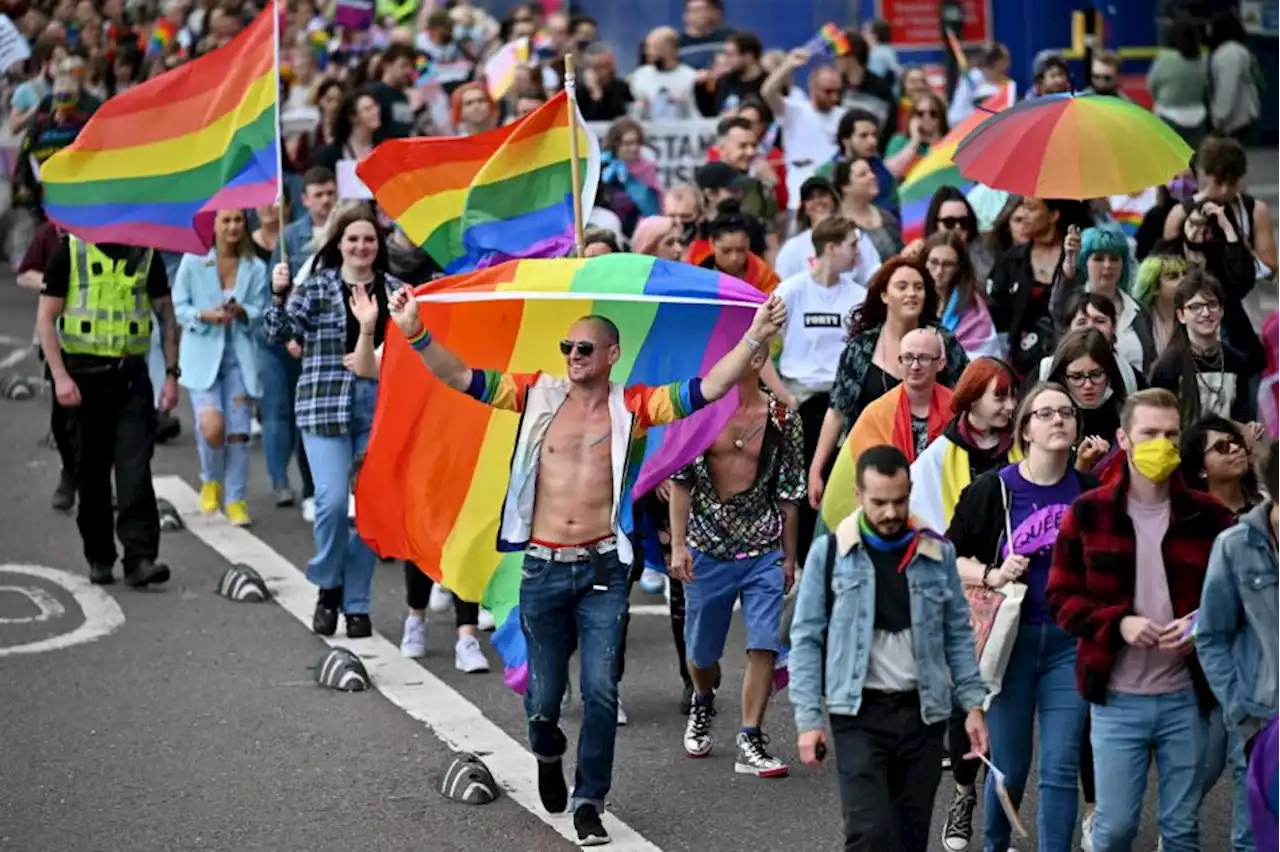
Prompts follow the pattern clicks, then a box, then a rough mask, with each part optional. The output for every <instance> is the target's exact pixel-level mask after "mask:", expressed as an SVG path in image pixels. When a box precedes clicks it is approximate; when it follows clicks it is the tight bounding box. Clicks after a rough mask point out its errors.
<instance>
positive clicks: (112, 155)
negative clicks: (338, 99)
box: [40, 7, 280, 253]
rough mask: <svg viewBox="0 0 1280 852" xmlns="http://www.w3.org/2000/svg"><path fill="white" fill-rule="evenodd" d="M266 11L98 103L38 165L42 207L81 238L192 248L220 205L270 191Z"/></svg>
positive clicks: (270, 37)
mask: <svg viewBox="0 0 1280 852" xmlns="http://www.w3.org/2000/svg"><path fill="white" fill-rule="evenodd" d="M273 15H274V12H273V8H272V7H268V9H267V10H266V11H264V12H262V14H260V15H259V16H258V18H257V20H255V21H254V22H253V23H252V24H250V25H249V27H248V28H247V29H246V30H244V32H242V33H240V35H238V36H236V38H235V39H234V40H233V41H232V42H231V43H229V44H227V45H225V46H223V47H221V48H219V49H217V50H215V51H213V52H212V53H209V54H207V55H206V56H202V57H200V58H199V59H196V60H194V61H193V62H188V63H187V64H185V65H182V66H180V67H178V68H175V69H174V70H172V71H169V72H168V73H166V74H162V75H161V76H159V77H157V78H155V79H154V80H150V81H148V82H146V83H143V84H142V85H140V86H138V87H137V88H135V89H130V90H129V91H127V92H124V93H123V94H121V95H117V96H116V97H114V98H112V99H111V100H109V101H107V102H106V103H105V104H103V105H102V107H101V109H99V110H98V111H97V112H96V113H94V115H93V117H92V118H91V119H89V122H88V124H86V125H85V126H84V129H83V130H81V131H80V135H79V136H78V137H76V141H75V142H73V143H72V144H71V145H69V146H68V147H67V148H64V149H63V150H61V151H59V152H58V153H57V154H54V155H53V156H52V157H50V158H49V160H48V161H47V162H45V164H44V166H43V167H42V168H41V173H40V179H41V182H42V183H43V185H44V209H45V213H46V214H47V215H48V217H49V218H50V219H52V220H53V221H54V222H56V223H57V224H58V225H60V226H61V227H63V228H64V229H65V230H67V231H69V232H71V233H72V234H75V235H76V236H78V237H80V238H82V239H85V240H88V241H89V242H104V243H123V244H125V245H134V246H148V247H151V248H157V249H165V250H168V251H178V252H193V253H203V252H205V251H207V250H208V248H209V246H210V244H211V240H212V237H213V218H214V215H215V213H216V212H217V211H218V210H219V209H221V208H239V209H243V208H247V207H259V206H263V205H267V204H271V203H273V202H274V201H275V199H276V196H277V195H278V194H279V182H280V162H279V156H280V152H279V148H280V142H279V134H278V131H277V117H276V92H277V90H278V89H279V84H278V79H277V75H276V26H275V23H276V22H275V19H274V18H273Z"/></svg>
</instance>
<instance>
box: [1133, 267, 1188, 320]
mask: <svg viewBox="0 0 1280 852" xmlns="http://www.w3.org/2000/svg"><path fill="white" fill-rule="evenodd" d="M1170 271H1173V272H1177V273H1178V274H1179V275H1183V274H1185V273H1186V271H1187V261H1186V260H1185V259H1184V258H1181V257H1178V256H1177V255H1175V254H1153V255H1149V256H1148V257H1147V259H1146V260H1144V261H1142V263H1141V264H1140V265H1139V266H1138V275H1137V280H1136V281H1135V282H1134V285H1133V293H1132V294H1131V295H1132V296H1133V298H1135V299H1137V300H1138V303H1139V304H1141V305H1144V306H1146V307H1150V306H1151V303H1152V302H1153V301H1155V298H1156V295H1157V294H1158V293H1159V292H1160V279H1161V278H1163V277H1164V274H1165V273H1166V272H1170Z"/></svg>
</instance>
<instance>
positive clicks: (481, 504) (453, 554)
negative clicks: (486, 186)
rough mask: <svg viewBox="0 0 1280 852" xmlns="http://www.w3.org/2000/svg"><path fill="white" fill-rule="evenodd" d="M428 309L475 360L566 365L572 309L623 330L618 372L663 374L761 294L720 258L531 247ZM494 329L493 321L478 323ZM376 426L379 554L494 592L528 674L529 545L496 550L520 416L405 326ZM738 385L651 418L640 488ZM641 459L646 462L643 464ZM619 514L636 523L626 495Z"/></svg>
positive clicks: (508, 651)
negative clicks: (696, 261) (525, 603)
mask: <svg viewBox="0 0 1280 852" xmlns="http://www.w3.org/2000/svg"><path fill="white" fill-rule="evenodd" d="M416 293H417V295H418V301H419V310H420V311H421V312H422V322H423V324H424V325H425V326H426V327H427V328H428V329H430V331H431V333H432V335H433V336H434V337H435V339H436V340H437V341H438V342H439V343H440V344H441V345H443V346H445V347H446V348H448V349H449V350H450V351H451V352H454V353H455V354H456V355H458V357H460V358H461V359H462V360H463V361H464V362H466V363H467V364H469V365H471V366H473V367H482V368H491V369H498V370H503V371H506V372H526V373H527V372H536V371H546V372H548V373H559V374H563V372H564V357H563V356H562V355H561V354H560V350H559V346H558V344H559V341H560V340H561V339H562V338H563V337H564V335H565V332H566V331H567V330H568V329H569V327H570V326H571V325H572V324H573V323H574V321H575V320H577V319H579V318H581V317H583V316H586V315H588V314H599V315H603V316H606V317H609V318H610V319H611V320H613V321H614V322H615V323H617V325H618V328H619V330H620V331H621V345H622V358H621V360H619V361H618V363H617V364H615V365H614V368H613V381H615V382H617V383H619V384H622V385H627V386H631V385H647V386H650V387H657V386H660V385H664V384H667V383H670V382H673V381H680V380H685V379H689V378H692V377H694V376H701V375H704V374H705V373H706V371H707V370H708V369H709V368H710V367H711V366H712V365H713V364H715V362H716V361H717V360H719V359H720V357H721V356H723V355H724V354H725V353H726V352H728V351H729V350H730V349H731V348H732V347H733V346H734V345H735V344H736V343H737V341H738V340H739V339H740V338H741V336H742V334H743V333H744V332H745V331H746V329H747V327H748V326H749V325H750V321H751V316H752V313H753V310H754V308H755V306H756V305H757V304H759V303H760V302H762V301H763V300H764V295H763V294H762V293H760V292H759V291H757V290H755V289H753V288H752V287H750V286H748V285H747V284H745V283H743V282H742V281H739V280H737V279H734V278H729V277H728V276H725V275H722V274H720V273H718V272H715V271H713V270H707V269H700V268H698V267H694V266H689V265H688V264H683V263H676V262H673V261H666V260H658V259H656V258H653V257H648V256H644V255H635V254H612V255H605V256H602V257H596V258H591V259H589V260H519V261H511V262H508V263H504V264H501V265H498V266H494V267H490V268H488V269H483V270H479V271H476V272H472V273H468V274H466V275H457V276H453V277H451V278H444V279H440V280H438V281H433V282H431V283H429V284H425V285H423V286H421V287H419V288H418V289H417V290H416ZM477 329H483V333H477ZM381 384H382V392H381V393H379V394H378V408H377V414H376V415H375V418H374V426H373V437H372V439H371V441H370V443H369V449H368V453H367V455H366V456H365V461H364V464H363V466H362V467H361V471H360V476H359V479H358V481H357V483H356V506H357V511H356V524H357V526H358V528H359V530H360V535H361V537H362V538H364V540H365V541H367V542H368V543H369V545H370V546H371V547H372V548H373V549H374V550H376V551H377V552H379V553H381V554H383V555H385V556H396V557H399V558H401V559H408V560H412V561H414V562H416V563H417V564H418V565H419V566H420V567H421V568H422V569H423V570H424V571H426V572H427V573H428V574H429V575H430V576H431V577H432V578H433V579H435V580H436V581H437V582H440V583H443V584H444V585H445V586H447V587H448V588H449V589H451V590H453V592H454V594H456V595H458V596H459V597H461V598H462V599H463V600H468V601H482V602H483V603H484V606H485V607H486V608H488V609H489V610H490V611H491V612H492V613H493V615H494V620H495V621H496V622H497V623H498V625H499V626H498V629H497V631H496V632H495V634H494V639H493V644H494V647H496V648H497V649H498V651H499V653H500V654H501V655H502V658H503V661H504V662H505V664H506V666H507V668H508V669H509V672H508V674H509V682H510V683H511V684H512V685H513V686H515V687H518V686H519V684H520V670H521V666H522V664H523V663H524V637H523V635H522V634H521V631H520V621H519V618H518V613H516V605H517V603H518V602H519V588H520V565H521V560H522V558H523V557H522V554H521V553H499V552H498V549H497V541H498V519H499V514H500V510H501V508H502V503H503V497H504V495H505V494H506V490H507V484H508V479H509V475H510V465H511V453H512V448H513V447H514V446H515V439H516V430H517V427H518V425H519V423H520V416H519V415H517V414H514V413H511V412H505V411H498V410H496V409H492V408H489V407H488V406H486V405H483V404H481V403H479V402H476V401H474V400H472V399H470V398H469V397H466V396H463V395H462V394H459V393H457V392H455V391H452V390H449V389H447V388H445V387H444V385H442V384H441V383H440V382H439V381H438V380H436V379H435V378H434V377H433V376H432V375H431V374H430V372H429V371H428V370H427V368H426V367H425V366H424V365H423V364H422V361H421V360H420V359H419V358H418V356H417V355H416V354H415V353H414V352H413V351H412V350H411V349H410V348H409V346H408V345H407V344H406V343H405V341H404V338H403V337H402V336H401V335H399V334H398V333H396V332H394V331H393V332H391V333H389V334H388V335H387V343H386V348H385V350H384V354H383V363H382V375H381ZM736 405H737V394H736V391H735V392H733V393H731V394H730V395H729V396H728V397H726V398H725V399H723V400H721V401H720V402H718V403H716V404H714V405H711V406H708V407H707V408H706V409H704V410H703V411H700V412H698V413H697V414H695V415H694V416H692V417H690V418H688V419H686V420H681V421H678V422H677V423H674V424H672V425H670V426H665V427H662V428H660V429H652V430H650V431H649V432H648V434H647V438H643V439H639V440H640V442H642V443H641V444H640V446H639V447H633V451H632V452H633V455H632V459H633V462H634V461H635V460H637V459H640V458H641V456H640V452H643V462H642V463H641V467H640V469H639V471H638V473H629V475H628V481H632V480H633V479H634V481H635V486H634V488H633V490H632V494H643V493H645V492H646V491H648V490H650V489H652V488H653V487H654V486H656V485H657V484H658V483H659V482H661V481H662V480H663V479H664V478H666V477H667V476H668V475H670V473H672V472H673V471H675V470H677V469H678V468H680V467H682V466H683V465H684V464H687V463H688V462H689V461H691V460H692V459H694V458H696V457H697V455H698V454H699V453H701V452H702V451H704V450H705V449H706V448H707V447H708V446H710V445H711V442H712V441H713V440H714V439H715V436H716V435H718V434H719V433H720V432H721V431H722V430H723V429H724V426H725V424H727V423H728V421H729V417H730V416H731V415H732V413H733V409H734V407H735V406H736ZM632 470H633V471H634V468H633V469H632ZM621 525H622V528H623V529H624V530H625V529H629V528H630V525H631V500H630V499H629V498H628V499H626V500H624V502H623V512H622V518H621Z"/></svg>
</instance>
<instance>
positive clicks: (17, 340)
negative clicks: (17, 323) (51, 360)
mask: <svg viewBox="0 0 1280 852" xmlns="http://www.w3.org/2000/svg"><path fill="white" fill-rule="evenodd" d="M30 345H31V338H30V337H28V338H26V339H25V340H24V339H23V338H21V337H11V336H9V335H7V334H0V346H30Z"/></svg>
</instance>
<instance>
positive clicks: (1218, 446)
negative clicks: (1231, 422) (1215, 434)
mask: <svg viewBox="0 0 1280 852" xmlns="http://www.w3.org/2000/svg"><path fill="white" fill-rule="evenodd" d="M1243 449H1244V441H1243V440H1241V439H1240V438H1237V437H1231V438H1219V439H1218V440H1216V441H1214V442H1213V443H1212V444H1210V445H1209V446H1207V447H1205V448H1204V451H1205V452H1206V453H1218V454H1219V455H1223V456H1225V455H1227V454H1228V453H1230V452H1231V451H1232V450H1243Z"/></svg>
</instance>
